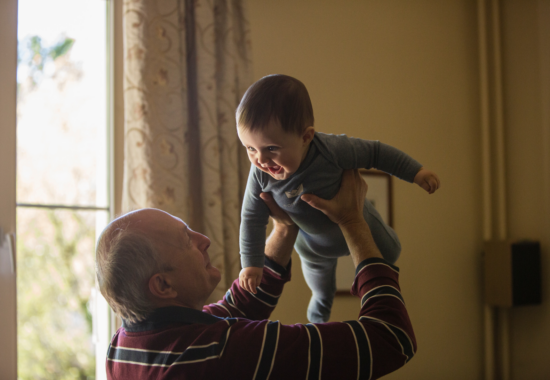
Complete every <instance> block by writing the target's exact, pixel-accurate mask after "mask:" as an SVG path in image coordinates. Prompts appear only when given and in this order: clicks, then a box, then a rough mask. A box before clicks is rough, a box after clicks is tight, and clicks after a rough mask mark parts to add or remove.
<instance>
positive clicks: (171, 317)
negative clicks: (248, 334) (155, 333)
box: [122, 306, 223, 332]
mask: <svg viewBox="0 0 550 380" xmlns="http://www.w3.org/2000/svg"><path fill="white" fill-rule="evenodd" d="M221 320H223V318H220V317H216V316H214V315H211V314H207V313H204V312H202V311H199V310H195V309H190V308H188V307H183V306H167V307H161V308H158V309H155V310H154V311H153V312H152V313H151V314H149V316H147V318H145V319H144V320H143V321H140V322H136V323H132V322H129V321H126V320H124V319H123V320H122V327H124V330H126V331H128V332H141V331H151V330H158V329H160V328H163V327H165V326H167V325H170V324H174V323H183V324H193V323H200V324H205V325H212V324H214V323H216V322H219V321H221Z"/></svg>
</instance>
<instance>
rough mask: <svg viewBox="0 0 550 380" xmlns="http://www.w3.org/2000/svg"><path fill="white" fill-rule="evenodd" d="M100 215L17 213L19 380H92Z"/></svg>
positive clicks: (103, 214) (103, 218)
mask: <svg viewBox="0 0 550 380" xmlns="http://www.w3.org/2000/svg"><path fill="white" fill-rule="evenodd" d="M106 220H107V213H106V212H103V211H73V210H47V209H28V208H19V209H18V211H17V231H18V237H17V255H18V258H17V323H18V331H17V334H18V372H19V378H20V379H93V378H94V377H95V368H96V367H95V347H94V344H93V339H92V330H93V328H92V309H93V304H92V303H91V302H90V297H91V295H92V288H93V287H94V285H95V277H94V276H95V269H94V247H95V240H96V224H99V225H104V224H105V222H106Z"/></svg>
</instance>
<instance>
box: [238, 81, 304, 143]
mask: <svg viewBox="0 0 550 380" xmlns="http://www.w3.org/2000/svg"><path fill="white" fill-rule="evenodd" d="M236 118H237V126H238V127H240V128H245V129H247V130H261V129H263V128H265V127H267V125H268V124H269V123H270V122H271V121H272V120H274V121H278V122H279V123H280V124H281V127H282V128H283V130H284V131H285V132H292V133H297V134H301V133H302V132H303V131H304V130H305V129H306V128H307V127H310V126H313V121H314V119H313V106H312V105H311V100H310V98H309V94H308V92H307V89H306V86H304V84H303V83H302V82H300V81H299V80H298V79H296V78H292V77H290V76H288V75H282V74H273V75H268V76H265V77H263V78H262V79H260V80H258V81H257V82H255V83H254V84H252V86H250V87H249V88H248V90H246V92H245V94H244V95H243V98H242V100H241V103H240V104H239V107H238V108H237V114H236Z"/></svg>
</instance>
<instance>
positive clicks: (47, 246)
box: [17, 0, 112, 379]
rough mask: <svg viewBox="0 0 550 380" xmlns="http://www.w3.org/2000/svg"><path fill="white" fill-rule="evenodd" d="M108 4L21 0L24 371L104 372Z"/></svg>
mask: <svg viewBox="0 0 550 380" xmlns="http://www.w3.org/2000/svg"><path fill="white" fill-rule="evenodd" d="M111 6H112V4H111V3H110V2H109V1H106V0H78V1H75V0H49V1H43V0H19V16H18V25H19V26H18V40H19V42H18V70H17V86H18V93H17V263H18V268H17V323H18V330H17V335H18V338H17V339H18V377H19V378H20V379H36V378H44V379H73V378H78V379H93V378H96V373H97V378H103V377H104V376H105V370H104V368H105V367H104V358H105V354H106V350H107V346H108V342H109V338H110V326H109V325H110V314H109V310H108V307H107V305H106V303H105V301H104V299H103V298H102V297H101V295H100V294H99V293H98V292H97V290H96V284H95V259H94V249H95V242H96V240H97V237H98V234H99V233H100V232H101V230H102V229H103V227H104V226H105V225H106V224H107V223H108V221H109V220H110V218H111V217H112V202H111V199H110V198H111V196H110V194H111V191H110V186H111V183H110V180H109V178H110V172H111V171H110V169H109V168H110V163H111V159H110V151H111V149H110V148H109V144H110V138H109V136H110V134H111V132H110V128H111V123H110V122H109V120H110V117H111V114H110V111H109V110H110V107H109V106H108V104H110V103H111V99H110V93H111V91H110V72H111V70H110V67H111V63H110V54H109V53H108V52H109V48H110V46H111V45H110V40H111V36H110V28H109V26H110V15H111V14H112V13H111V12H110V9H111V8H110V7H111ZM96 358H97V363H96Z"/></svg>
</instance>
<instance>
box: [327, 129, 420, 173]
mask: <svg viewBox="0 0 550 380" xmlns="http://www.w3.org/2000/svg"><path fill="white" fill-rule="evenodd" d="M319 137H320V141H321V145H322V146H323V148H324V149H323V150H325V152H326V154H329V155H330V156H331V158H332V160H333V161H334V162H335V163H336V164H337V165H338V166H339V167H341V168H342V169H360V168H362V169H371V168H375V169H378V170H382V171H384V172H386V173H389V174H391V175H394V176H396V177H398V178H400V179H403V180H405V181H407V182H413V180H414V176H415V175H416V173H418V170H420V168H421V167H422V165H421V164H420V163H419V162H418V161H416V160H415V159H414V158H412V157H411V156H409V155H408V154H406V153H405V152H402V151H401V150H399V149H397V148H394V147H393V146H390V145H387V144H384V143H381V142H380V141H375V140H363V139H358V138H354V137H347V136H346V135H337V136H336V135H325V134H319Z"/></svg>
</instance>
